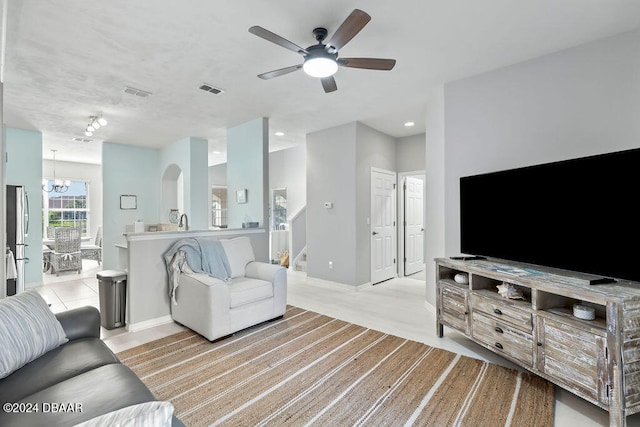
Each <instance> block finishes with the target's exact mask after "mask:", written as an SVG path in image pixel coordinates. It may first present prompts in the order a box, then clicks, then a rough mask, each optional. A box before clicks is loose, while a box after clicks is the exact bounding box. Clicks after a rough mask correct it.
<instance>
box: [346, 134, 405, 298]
mask: <svg viewBox="0 0 640 427" xmlns="http://www.w3.org/2000/svg"><path fill="white" fill-rule="evenodd" d="M356 167H357V169H356V171H357V175H356V182H357V188H356V199H357V201H358V204H357V207H356V230H357V235H356V247H355V248H354V250H355V254H356V282H355V284H356V285H362V284H365V283H369V282H370V281H371V278H370V276H371V226H370V224H369V215H370V213H371V169H372V168H376V169H384V170H387V171H390V172H395V171H396V140H395V138H393V137H391V136H389V135H387V134H384V133H382V132H379V131H377V130H375V129H372V128H370V127H368V126H366V125H363V124H362V123H356ZM396 191H397V190H396ZM396 194H397V193H396ZM396 265H397V264H396Z"/></svg>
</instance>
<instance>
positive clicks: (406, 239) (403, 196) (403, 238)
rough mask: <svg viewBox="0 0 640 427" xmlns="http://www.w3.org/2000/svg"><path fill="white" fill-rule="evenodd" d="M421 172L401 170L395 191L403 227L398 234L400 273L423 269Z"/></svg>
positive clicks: (422, 189) (407, 273) (422, 188)
mask: <svg viewBox="0 0 640 427" xmlns="http://www.w3.org/2000/svg"><path fill="white" fill-rule="evenodd" d="M424 180H425V175H424V173H419V172H418V173H416V172H412V173H408V174H407V173H403V174H401V175H400V177H399V180H398V181H399V185H400V188H401V192H400V194H399V195H398V201H399V212H398V216H399V217H400V218H402V220H401V225H402V227H401V228H400V230H399V234H398V240H399V245H398V249H399V251H398V259H400V260H402V262H401V263H399V265H398V270H399V274H400V275H401V276H410V275H412V274H416V273H418V272H420V271H423V270H424Z"/></svg>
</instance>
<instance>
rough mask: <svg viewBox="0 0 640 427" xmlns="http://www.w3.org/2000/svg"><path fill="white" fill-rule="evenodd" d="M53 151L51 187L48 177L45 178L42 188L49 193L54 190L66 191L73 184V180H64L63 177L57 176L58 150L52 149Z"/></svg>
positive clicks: (57, 191) (58, 191)
mask: <svg viewBox="0 0 640 427" xmlns="http://www.w3.org/2000/svg"><path fill="white" fill-rule="evenodd" d="M51 151H52V152H53V181H52V184H51V188H48V187H49V186H48V184H49V181H48V180H47V179H46V178H45V179H43V180H42V190H43V191H46V192H47V193H51V192H52V191H53V192H56V193H64V192H65V191H67V190H68V189H69V186H70V185H71V181H69V180H67V181H63V180H61V179H57V178H56V151H58V150H51Z"/></svg>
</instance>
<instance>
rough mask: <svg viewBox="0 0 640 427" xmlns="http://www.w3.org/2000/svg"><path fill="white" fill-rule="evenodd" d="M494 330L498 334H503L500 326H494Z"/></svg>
mask: <svg viewBox="0 0 640 427" xmlns="http://www.w3.org/2000/svg"><path fill="white" fill-rule="evenodd" d="M496 332H497V333H499V334H503V333H504V331H503V330H502V328H501V327H500V326H496Z"/></svg>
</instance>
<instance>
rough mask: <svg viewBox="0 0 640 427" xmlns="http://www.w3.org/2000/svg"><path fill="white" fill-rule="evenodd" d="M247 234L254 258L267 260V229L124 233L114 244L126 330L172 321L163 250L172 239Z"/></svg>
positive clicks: (224, 237)
mask: <svg viewBox="0 0 640 427" xmlns="http://www.w3.org/2000/svg"><path fill="white" fill-rule="evenodd" d="M239 236H248V237H249V238H250V239H251V245H252V246H253V251H254V253H255V256H256V260H257V261H264V262H269V233H267V231H266V230H265V229H264V228H240V229H223V230H189V231H184V230H177V231H153V232H143V233H127V234H126V235H125V239H126V243H125V244H122V243H121V244H117V245H116V247H117V248H118V252H119V262H120V266H119V268H120V269H122V270H126V271H127V307H126V311H127V330H128V331H137V330H141V329H146V328H149V327H153V326H157V325H160V324H163V323H168V322H172V319H171V307H170V299H169V275H168V274H167V268H166V265H165V262H164V257H163V255H164V253H165V252H166V251H167V250H168V249H169V248H170V247H171V245H173V243H174V242H176V241H178V240H180V239H185V238H192V237H210V238H215V239H230V238H233V237H239Z"/></svg>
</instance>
